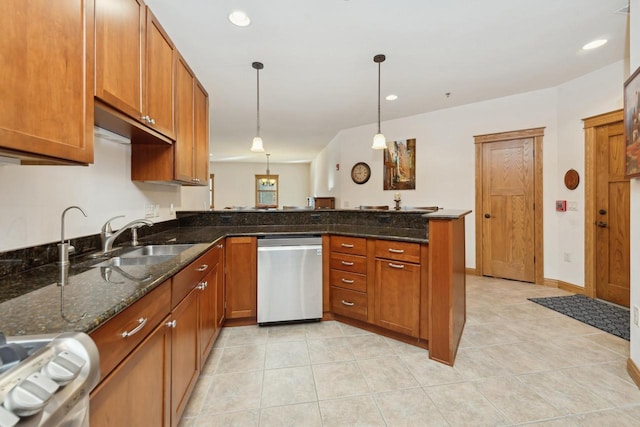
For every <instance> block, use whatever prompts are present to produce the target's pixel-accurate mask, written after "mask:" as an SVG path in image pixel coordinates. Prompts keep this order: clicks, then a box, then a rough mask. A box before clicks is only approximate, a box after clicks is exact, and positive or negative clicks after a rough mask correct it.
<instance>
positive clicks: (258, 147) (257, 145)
mask: <svg viewBox="0 0 640 427" xmlns="http://www.w3.org/2000/svg"><path fill="white" fill-rule="evenodd" d="M251 66H252V67H253V68H254V69H255V70H256V94H257V96H256V99H257V102H256V136H255V137H254V138H253V143H252V144H251V151H253V152H254V153H264V145H263V144H262V138H261V137H260V70H262V69H263V68H264V65H263V64H262V62H254V63H252V64H251ZM267 156H268V154H267ZM267 160H269V157H267Z"/></svg>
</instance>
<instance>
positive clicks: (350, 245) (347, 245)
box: [340, 243, 353, 248]
mask: <svg viewBox="0 0 640 427" xmlns="http://www.w3.org/2000/svg"><path fill="white" fill-rule="evenodd" d="M340 246H342V247H343V248H352V247H353V245H352V244H350V243H341V244H340Z"/></svg>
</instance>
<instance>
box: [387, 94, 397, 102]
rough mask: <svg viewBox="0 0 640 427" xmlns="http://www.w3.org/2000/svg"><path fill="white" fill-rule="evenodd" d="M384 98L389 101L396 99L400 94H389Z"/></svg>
mask: <svg viewBox="0 0 640 427" xmlns="http://www.w3.org/2000/svg"><path fill="white" fill-rule="evenodd" d="M384 99H386V100H387V101H395V100H396V99H398V95H394V94H390V95H387V96H386V97H385V98H384Z"/></svg>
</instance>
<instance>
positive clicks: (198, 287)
mask: <svg viewBox="0 0 640 427" xmlns="http://www.w3.org/2000/svg"><path fill="white" fill-rule="evenodd" d="M204 288H206V286H205V285H204V282H203V283H198V286H196V289H198V290H200V291H204Z"/></svg>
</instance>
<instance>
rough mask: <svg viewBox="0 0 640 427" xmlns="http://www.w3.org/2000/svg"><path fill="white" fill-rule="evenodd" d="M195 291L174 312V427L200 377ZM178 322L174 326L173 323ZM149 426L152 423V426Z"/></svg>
mask: <svg viewBox="0 0 640 427" xmlns="http://www.w3.org/2000/svg"><path fill="white" fill-rule="evenodd" d="M199 297H200V290H199V289H194V290H193V291H191V293H189V294H188V295H187V296H186V297H185V298H184V299H183V300H182V301H181V302H180V303H179V304H178V305H177V306H176V308H174V309H173V311H172V312H171V319H170V322H171V325H172V329H173V330H172V333H171V426H172V427H175V426H177V425H178V422H179V421H180V417H181V416H182V413H183V412H184V409H185V408H186V406H187V403H188V402H189V396H190V395H191V391H192V390H193V387H194V386H195V385H196V381H197V380H198V376H199V375H200V348H199V341H198V339H199V331H198V324H199V319H198V299H199ZM173 322H175V323H173ZM149 425H150V424H149Z"/></svg>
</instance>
